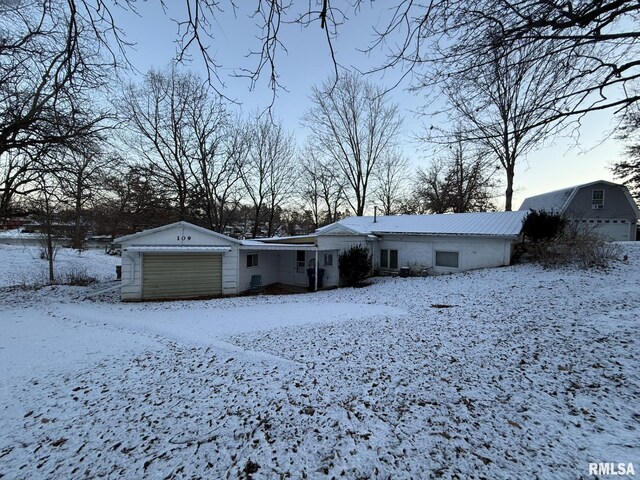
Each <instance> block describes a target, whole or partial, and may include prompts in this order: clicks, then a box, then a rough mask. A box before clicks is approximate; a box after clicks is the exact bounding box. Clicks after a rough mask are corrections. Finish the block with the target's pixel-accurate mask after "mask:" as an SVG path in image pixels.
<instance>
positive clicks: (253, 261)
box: [247, 253, 258, 268]
mask: <svg viewBox="0 0 640 480" xmlns="http://www.w3.org/2000/svg"><path fill="white" fill-rule="evenodd" d="M257 266H258V254H257V253H248V254H247V268H249V267H257Z"/></svg>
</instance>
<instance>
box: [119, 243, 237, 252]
mask: <svg viewBox="0 0 640 480" xmlns="http://www.w3.org/2000/svg"><path fill="white" fill-rule="evenodd" d="M125 250H126V251H128V252H142V253H144V252H150V253H200V252H203V253H209V252H211V253H215V252H230V251H231V247H227V246H215V245H192V246H186V247H182V246H180V245H136V246H131V247H128V248H126V249H125Z"/></svg>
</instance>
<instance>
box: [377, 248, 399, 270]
mask: <svg viewBox="0 0 640 480" xmlns="http://www.w3.org/2000/svg"><path fill="white" fill-rule="evenodd" d="M380 268H390V269H393V270H397V269H398V250H385V249H382V250H380Z"/></svg>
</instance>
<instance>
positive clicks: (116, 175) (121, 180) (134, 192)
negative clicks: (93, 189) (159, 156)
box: [95, 155, 171, 237]
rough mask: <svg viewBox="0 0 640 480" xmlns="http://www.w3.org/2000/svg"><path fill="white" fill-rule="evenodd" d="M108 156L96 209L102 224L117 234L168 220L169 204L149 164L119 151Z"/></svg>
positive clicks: (109, 231)
mask: <svg viewBox="0 0 640 480" xmlns="http://www.w3.org/2000/svg"><path fill="white" fill-rule="evenodd" d="M110 160H111V163H110V166H111V167H112V168H110V169H108V170H107V171H106V172H105V173H104V176H103V178H102V185H103V188H102V192H101V193H102V195H101V196H100V199H99V201H98V204H97V206H96V212H95V213H96V216H97V217H98V218H99V221H100V224H101V225H102V226H103V228H106V229H107V231H108V233H109V234H110V235H111V236H112V237H116V236H117V235H122V234H128V233H133V232H136V231H139V230H140V229H143V228H147V227H149V226H156V225H160V224H163V223H167V222H168V221H170V219H171V205H169V201H168V199H167V198H166V195H164V192H162V191H161V190H160V188H159V187H158V185H157V184H156V182H155V179H154V177H153V176H152V175H151V172H149V170H148V168H147V167H145V166H143V165H136V164H133V163H129V162H127V160H126V159H125V158H123V157H122V156H119V155H111V156H110Z"/></svg>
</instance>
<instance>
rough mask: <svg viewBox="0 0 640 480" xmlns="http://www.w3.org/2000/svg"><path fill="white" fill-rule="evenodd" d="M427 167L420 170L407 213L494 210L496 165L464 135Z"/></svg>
mask: <svg viewBox="0 0 640 480" xmlns="http://www.w3.org/2000/svg"><path fill="white" fill-rule="evenodd" d="M446 150H447V154H446V156H444V157H440V158H437V159H436V160H435V161H433V162H432V163H431V165H430V166H429V168H427V169H418V171H417V175H416V180H415V186H414V192H413V195H412V198H411V201H410V208H409V210H410V211H409V212H407V213H428V212H430V213H447V212H453V213H464V212H478V211H486V210H491V209H493V208H495V207H494V205H493V202H492V200H493V198H494V196H495V195H494V192H495V187H496V182H495V180H494V173H495V167H494V166H493V165H492V163H491V162H488V161H487V159H486V155H484V154H483V153H482V152H481V151H478V150H477V148H475V147H474V146H473V145H472V144H469V143H468V142H465V141H463V140H462V139H461V138H460V137H458V138H457V141H456V142H455V143H453V144H452V145H451V146H450V147H448V148H447V149H446Z"/></svg>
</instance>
